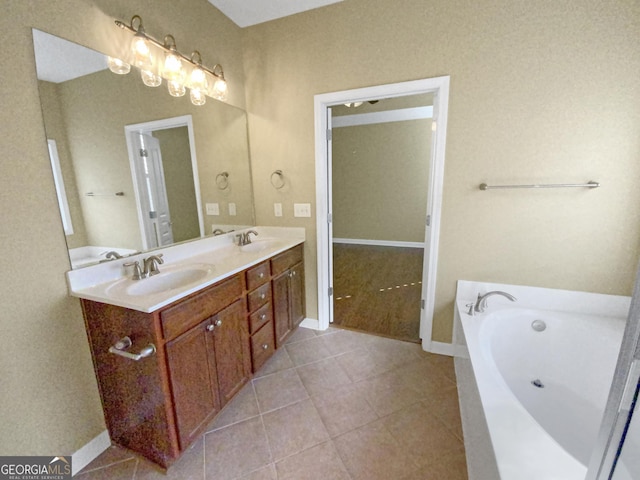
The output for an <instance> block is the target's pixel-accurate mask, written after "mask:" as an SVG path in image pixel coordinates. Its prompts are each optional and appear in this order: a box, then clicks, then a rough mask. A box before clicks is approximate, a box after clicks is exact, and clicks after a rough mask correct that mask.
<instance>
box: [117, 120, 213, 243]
mask: <svg viewBox="0 0 640 480" xmlns="http://www.w3.org/2000/svg"><path fill="white" fill-rule="evenodd" d="M125 137H126V141H127V148H128V151H129V163H130V167H131V175H132V178H133V187H134V194H135V199H136V209H137V212H138V222H139V226H140V232H141V237H142V244H143V245H142V246H143V249H145V250H146V249H151V248H157V247H161V246H164V245H171V244H173V243H176V242H180V241H183V240H187V239H191V238H196V237H202V236H203V235H204V220H203V215H202V208H201V202H200V201H199V199H200V182H199V178H198V164H197V158H196V153H195V142H194V137H193V123H192V118H191V115H185V116H181V117H174V118H168V119H163V120H157V121H153V122H146V123H140V124H135V125H127V126H125ZM163 152H164V155H163ZM185 192H187V193H185Z"/></svg>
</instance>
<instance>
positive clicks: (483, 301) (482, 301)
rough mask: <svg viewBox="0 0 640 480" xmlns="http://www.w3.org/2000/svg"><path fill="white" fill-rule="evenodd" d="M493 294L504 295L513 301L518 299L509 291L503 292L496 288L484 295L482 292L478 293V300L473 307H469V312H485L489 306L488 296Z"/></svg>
mask: <svg viewBox="0 0 640 480" xmlns="http://www.w3.org/2000/svg"><path fill="white" fill-rule="evenodd" d="M492 295H502V296H503V297H505V298H508V299H509V300H511V301H512V302H515V301H516V297H514V296H513V295H511V294H510V293H507V292H501V291H500V290H494V291H492V292H488V293H485V294H484V295H483V294H481V293H478V299H477V300H476V303H475V305H474V307H473V310H472V309H469V313H470V314H471V315H473V313H472V312H475V313H484V311H485V310H486V308H487V298H489V297H490V296H492Z"/></svg>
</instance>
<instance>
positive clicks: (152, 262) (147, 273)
mask: <svg viewBox="0 0 640 480" xmlns="http://www.w3.org/2000/svg"><path fill="white" fill-rule="evenodd" d="M163 263H164V260H162V254H161V253H159V254H157V255H151V256H150V257H147V258H145V259H144V260H143V261H142V264H143V265H144V270H143V269H142V268H140V262H138V261H136V262H129V263H123V264H122V266H123V267H133V276H132V277H131V280H142V279H143V278H147V277H151V276H153V275H157V274H158V273H160V270H158V264H163Z"/></svg>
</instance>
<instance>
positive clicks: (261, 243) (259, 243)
mask: <svg viewBox="0 0 640 480" xmlns="http://www.w3.org/2000/svg"><path fill="white" fill-rule="evenodd" d="M281 243H282V240H279V239H264V240H254V241H253V242H251V243H249V244H247V245H242V246H241V247H240V251H242V252H248V253H255V252H261V251H262V250H266V249H267V248H271V247H277V246H279V245H280V244H281Z"/></svg>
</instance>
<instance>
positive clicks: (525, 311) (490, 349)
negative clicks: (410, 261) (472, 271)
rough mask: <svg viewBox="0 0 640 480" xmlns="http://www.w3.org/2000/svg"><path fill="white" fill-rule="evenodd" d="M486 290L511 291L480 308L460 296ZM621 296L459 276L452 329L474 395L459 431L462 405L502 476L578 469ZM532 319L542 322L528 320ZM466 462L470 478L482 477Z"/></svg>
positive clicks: (600, 406)
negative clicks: (481, 423)
mask: <svg viewBox="0 0 640 480" xmlns="http://www.w3.org/2000/svg"><path fill="white" fill-rule="evenodd" d="M492 290H502V291H506V292H508V293H510V294H512V295H514V296H516V297H517V299H518V300H517V302H515V303H512V302H510V301H508V300H507V299H505V298H503V297H500V296H492V297H490V298H489V299H488V308H487V310H486V312H485V313H483V314H475V315H473V316H472V315H469V314H468V313H467V312H468V307H467V306H466V305H467V304H469V303H471V302H472V301H473V300H475V298H476V297H477V294H478V292H482V293H486V292H489V291H492ZM629 303H630V298H629V297H620V296H612V295H599V294H589V293H583V292H569V291H564V290H552V289H542V288H534V287H522V286H513V285H499V284H488V283H476V282H466V281H460V282H458V294H457V298H456V313H455V315H456V324H457V328H458V330H457V331H456V337H458V338H457V340H458V343H460V344H464V342H463V341H461V340H466V347H467V349H468V355H469V358H470V361H471V366H472V369H473V377H475V382H476V384H477V390H478V392H479V396H480V402H479V403H480V405H479V406H478V405H476V406H469V405H467V406H466V408H463V427H464V428H465V437H466V436H467V426H465V425H464V411H465V410H466V412H474V411H475V412H477V414H479V415H482V414H484V417H485V418H486V426H487V429H488V435H489V438H490V441H491V446H492V447H493V452H494V454H495V463H496V465H497V471H498V472H499V475H500V479H501V480H542V479H544V480H553V479H558V480H573V479H575V480H583V479H584V477H585V474H586V472H587V465H588V463H589V458H590V454H591V451H592V449H593V446H594V443H595V440H596V436H597V433H598V429H599V426H600V421H601V418H602V414H603V412H604V408H605V405H606V401H607V397H608V393H609V388H610V385H611V381H612V379H613V372H614V370H615V366H616V360H617V357H618V350H619V348H620V343H621V340H622V334H623V331H624V326H625V321H626V317H627V313H628V309H629ZM535 320H542V321H543V322H544V324H545V325H546V328H545V329H544V330H543V331H536V330H534V329H533V328H532V322H534V321H535ZM460 326H461V327H462V329H461V330H459V327H460ZM462 334H463V335H462ZM460 366H462V364H460V362H459V360H458V359H456V369H457V370H458V368H459V367H460ZM461 377H464V375H461ZM464 388H465V387H464V386H461V389H462V390H464ZM464 397H465V396H464V395H463V396H461V403H462V402H465V401H468V399H465V398H464ZM478 410H479V411H478ZM468 415H469V414H468V413H467V416H468ZM467 423H469V422H467ZM474 434H475V435H476V436H477V433H475V432H474ZM474 434H472V435H470V436H471V437H473V435H474ZM467 448H474V447H473V445H471V446H467ZM476 460H477V459H476ZM471 463H472V464H473V462H471ZM472 467H473V465H472ZM471 470H472V468H471V469H470V474H469V476H470V478H482V475H483V474H481V473H478V474H475V477H474V473H473V472H472V471H471ZM484 475H485V476H486V474H484ZM483 480H488V479H483Z"/></svg>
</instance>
